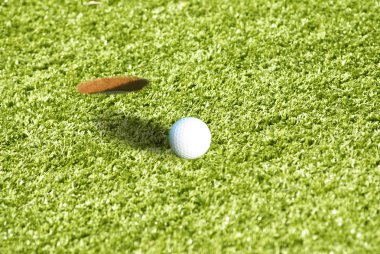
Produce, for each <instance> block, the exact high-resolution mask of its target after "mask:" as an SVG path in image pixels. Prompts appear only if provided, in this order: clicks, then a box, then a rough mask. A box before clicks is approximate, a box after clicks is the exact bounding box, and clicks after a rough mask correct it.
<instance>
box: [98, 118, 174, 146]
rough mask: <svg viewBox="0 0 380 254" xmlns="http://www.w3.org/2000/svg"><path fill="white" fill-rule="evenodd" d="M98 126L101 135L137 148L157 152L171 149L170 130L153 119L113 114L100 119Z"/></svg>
mask: <svg viewBox="0 0 380 254" xmlns="http://www.w3.org/2000/svg"><path fill="white" fill-rule="evenodd" d="M96 125H97V127H98V128H99V131H100V132H101V133H104V134H106V135H108V136H110V137H112V138H115V139H118V140H120V141H122V142H124V143H125V144H127V145H130V146H132V147H135V148H141V149H146V150H154V151H157V152H160V151H163V150H165V149H167V148H169V143H168V141H167V134H168V132H169V129H168V128H166V127H164V126H162V125H161V124H159V123H157V122H155V121H154V120H152V119H142V118H139V117H136V116H124V115H120V114H119V115H118V114H113V115H108V116H101V117H99V118H98V119H97V121H96Z"/></svg>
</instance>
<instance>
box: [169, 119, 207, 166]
mask: <svg viewBox="0 0 380 254" xmlns="http://www.w3.org/2000/svg"><path fill="white" fill-rule="evenodd" d="M169 143H170V147H171V149H172V150H173V152H174V153H175V154H176V155H178V156H179V157H182V158H185V159H196V158H199V157H201V156H202V155H203V154H205V153H206V152H207V150H208V149H209V148H210V144H211V132H210V129H209V128H208V127H207V125H206V124H205V123H204V122H203V121H202V120H199V119H198V118H195V117H185V118H182V119H180V120H178V121H177V122H175V123H174V124H173V126H172V127H171V128H170V131H169Z"/></svg>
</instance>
